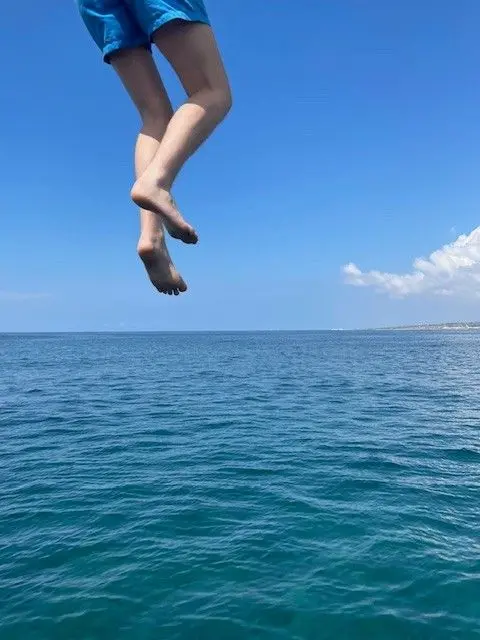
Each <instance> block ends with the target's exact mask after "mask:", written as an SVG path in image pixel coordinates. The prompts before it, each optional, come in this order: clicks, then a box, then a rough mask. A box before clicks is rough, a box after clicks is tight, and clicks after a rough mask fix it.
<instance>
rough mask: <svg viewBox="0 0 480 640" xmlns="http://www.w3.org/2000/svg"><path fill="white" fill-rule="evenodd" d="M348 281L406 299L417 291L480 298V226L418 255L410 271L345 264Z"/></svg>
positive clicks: (419, 292)
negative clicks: (430, 252)
mask: <svg viewBox="0 0 480 640" xmlns="http://www.w3.org/2000/svg"><path fill="white" fill-rule="evenodd" d="M343 273H344V275H345V282H346V283H347V284H350V285H353V286H356V287H374V288H375V289H376V290H377V291H381V292H383V293H388V294H390V295H391V296H394V297H400V298H404V297H406V296H411V295H416V294H433V295H444V296H445V295H448V296H453V295H455V296H469V297H472V296H474V297H480V227H477V228H476V229H474V230H473V231H472V233H471V234H470V235H468V236H467V235H461V236H459V237H458V238H457V239H456V240H455V242H452V243H450V244H446V245H444V246H443V247H441V248H440V249H437V251H434V252H433V253H432V254H431V255H430V257H429V258H427V259H425V258H417V259H416V260H415V261H414V263H413V269H412V271H411V272H410V273H405V274H396V273H385V272H382V271H367V272H364V271H361V270H360V269H359V268H358V267H357V266H356V265H355V264H353V263H349V264H347V265H345V266H344V267H343Z"/></svg>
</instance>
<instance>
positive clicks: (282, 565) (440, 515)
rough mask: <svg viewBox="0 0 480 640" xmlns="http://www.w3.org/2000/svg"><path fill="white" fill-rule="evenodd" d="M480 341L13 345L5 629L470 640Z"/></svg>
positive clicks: (4, 420)
mask: <svg viewBox="0 0 480 640" xmlns="http://www.w3.org/2000/svg"><path fill="white" fill-rule="evenodd" d="M479 356H480V333H469V332H444V333H428V332H412V333H410V332H408V333H388V332H386V333H383V332H381V333H297V334H296V333H271V334H261V333H258V334H190V335H181V334H173V335H168V334H145V335H142V334H136V335H118V334H117V335H85V334H84V335H38V336H0V363H1V375H0V426H1V433H2V440H1V445H0V639H1V640H17V639H18V640H34V639H35V640H37V639H38V640H40V639H45V640H47V639H48V640H56V639H62V640H63V639H65V640H75V639H79V640H97V639H98V640H110V639H111V640H114V639H115V640H130V639H132V640H147V639H148V640H150V639H151V640H153V639H155V640H156V639H159V638H160V639H172V640H174V639H175V640H177V639H178V640H184V639H185V640H197V639H198V640H203V639H205V640H207V639H208V640H216V639H220V640H222V639H228V640H236V639H242V640H243V639H269V640H270V639H271V640H282V639H289V640H297V639H298V640H307V639H308V640H317V639H327V638H328V639H329V638H332V639H344V638H345V639H364V638H365V639H369V640H372V639H375V638H381V639H385V640H396V639H397V638H398V639H402V640H405V639H409V638H413V639H430V638H432V639H437V638H438V639H443V638H445V639H448V640H452V639H457V638H458V639H463V638H465V639H467V638H468V639H470V638H479V637H480V635H479V629H480V533H479V532H480V443H479V437H480V398H479V390H480V366H479V361H480V358H479Z"/></svg>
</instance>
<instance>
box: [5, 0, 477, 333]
mask: <svg viewBox="0 0 480 640" xmlns="http://www.w3.org/2000/svg"><path fill="white" fill-rule="evenodd" d="M293 7H295V9H294V8H293ZM208 8H209V11H210V14H211V18H212V21H213V23H214V26H215V29H216V32H217V37H218V40H219V42H220V46H221V49H222V51H223V54H224V58H225V62H226V66H227V68H228V71H229V74H230V77H231V82H232V86H233V91H234V98H235V105H234V109H233V111H232V114H231V115H230V117H229V119H228V120H227V121H226V122H225V123H224V124H223V125H222V127H221V128H220V129H219V130H218V131H217V132H216V133H215V135H214V136H213V138H212V139H211V140H210V141H209V142H208V143H207V145H206V146H205V147H204V148H203V149H202V150H201V151H200V152H199V153H198V155H197V156H196V157H195V158H193V159H192V160H191V162H190V163H189V164H188V166H187V167H186V168H185V170H184V171H183V173H182V175H181V177H180V178H179V180H178V183H177V186H176V197H177V199H178V201H179V204H180V205H181V207H182V208H183V210H184V212H185V215H186V216H187V217H188V218H189V219H191V221H192V222H193V223H194V225H195V227H196V228H197V229H198V230H199V232H200V236H201V243H200V245H199V246H198V247H195V248H192V247H183V246H180V245H177V244H172V243H171V244H170V246H171V250H172V255H173V257H174V259H175V261H176V263H177V265H178V267H179V269H180V271H181V273H182V275H184V277H185V279H186V280H187V281H188V283H189V286H190V291H189V292H188V294H187V295H185V296H181V297H180V298H178V299H171V298H165V297H163V296H160V295H157V294H156V293H155V291H154V290H153V289H152V288H151V286H150V284H149V282H148V280H147V279H146V277H145V276H144V273H143V268H142V266H141V264H140V263H139V261H138V259H137V257H136V253H135V245H136V240H137V233H138V221H137V213H136V209H135V207H134V206H133V204H131V203H130V201H129V197H128V193H129V188H130V184H131V178H132V149H133V144H134V139H135V135H136V132H137V128H138V119H137V115H136V113H135V111H134V109H133V107H132V106H131V104H130V102H129V100H128V98H127V97H126V95H125V94H124V92H123V89H122V88H121V86H120V84H119V82H118V80H117V78H116V77H115V75H114V73H113V71H112V70H111V69H110V68H109V67H107V66H106V65H104V64H103V63H102V62H101V59H100V55H99V52H98V51H97V49H96V47H95V45H94V44H93V43H92V42H91V41H90V39H89V36H88V34H87V32H86V31H85V29H84V27H83V24H82V23H81V21H80V19H79V17H78V15H77V12H76V7H75V5H74V3H73V1H69V2H63V1H62V2H59V1H58V0H47V1H46V2H38V0H24V1H23V2H21V3H8V8H5V10H4V11H3V14H2V38H1V39H0V53H1V57H2V60H3V61H4V65H3V72H2V73H3V83H4V87H7V92H6V93H5V97H4V99H3V100H2V102H1V103H0V116H1V123H2V146H1V153H0V175H1V179H2V189H1V192H0V207H1V211H2V218H1V233H0V331H47V330H53V331H58V330H163V329H167V330H172V329H179V330H184V329H202V330H203V329H315V328H318V329H321V328H354V327H368V326H380V325H389V324H400V323H404V322H408V323H410V322H424V321H440V320H441V321H443V320H457V319H467V320H475V319H477V320H480V299H478V298H477V297H476V289H475V284H476V283H477V282H478V280H477V279H476V275H477V271H476V270H475V268H476V264H477V259H476V257H475V256H476V253H475V252H476V251H477V249H478V244H479V242H478V240H479V239H478V238H477V237H476V236H474V237H473V239H470V240H468V242H467V243H466V244H467V245H468V247H469V252H470V253H469V255H470V258H468V259H469V260H471V261H473V263H474V264H473V265H470V264H468V265H467V267H468V269H467V271H465V269H464V270H463V271H462V272H461V275H462V283H463V284H462V286H461V287H460V286H459V287H456V285H455V286H453V285H452V287H451V290H448V291H443V290H442V291H440V289H439V287H438V286H437V290H436V289H435V287H434V286H423V284H422V286H420V287H419V288H418V287H417V289H416V290H409V289H408V286H409V285H408V286H407V289H406V290H404V288H402V287H403V283H404V282H407V281H403V280H402V281H400V284H401V286H400V288H398V287H397V288H396V289H395V287H394V289H395V290H394V291H393V294H394V295H393V297H392V295H391V294H392V289H391V288H389V286H388V284H387V285H385V278H384V275H385V273H387V274H388V273H393V274H408V273H409V272H411V271H412V262H413V261H414V260H415V259H416V258H419V257H422V256H423V257H428V256H429V255H430V254H431V253H432V252H433V251H435V250H437V249H440V248H441V247H443V246H444V245H446V244H448V243H453V242H454V241H455V240H456V239H457V237H458V236H459V235H460V234H470V233H471V232H472V231H473V230H474V229H475V228H476V227H477V226H478V224H479V212H480V206H479V205H480V187H479V178H478V176H479V174H480V81H479V69H480V50H479V46H478V25H479V24H480V3H478V2H477V0H457V2H451V0H421V1H418V0H403V1H402V2H385V0H366V1H364V2H360V1H358V0H335V1H332V0H325V1H322V2H319V1H318V0H304V1H303V2H302V3H295V4H292V3H291V2H287V1H286V0H277V1H276V2H273V1H272V2H268V3H265V2H263V3H260V2H258V0H242V2H240V1H239V0H228V1H226V0H210V1H209V3H208ZM253 16H254V17H255V19H254V20H253V19H252V17H253ZM160 65H161V69H162V75H163V76H164V79H165V82H166V84H167V87H168V89H169V90H170V92H171V94H172V97H173V100H174V102H175V103H178V102H179V101H180V100H181V98H182V93H181V91H180V89H179V87H178V83H177V81H176V79H175V77H174V76H173V74H172V72H171V71H170V70H169V69H168V68H167V66H166V65H165V64H164V63H163V62H161V61H160ZM464 244H465V243H463V244H462V241H460V245H459V246H460V249H458V250H457V249H456V248H455V247H456V245H455V246H454V248H453V250H452V251H450V249H449V248H448V247H447V249H446V250H443V253H442V254H441V256H440V257H442V256H446V257H445V260H444V261H446V262H448V264H452V262H451V259H450V258H449V255H450V254H454V255H456V256H457V257H456V258H455V259H456V260H460V259H463V258H462V251H463V248H462V247H463V246H464ZM472 255H473V258H472ZM458 256H460V257H458ZM442 259H443V258H442ZM435 260H436V258H434V260H433V264H434V266H433V267H432V269H433V270H435V269H437V267H438V266H439V265H438V264H435ZM349 263H353V264H354V265H356V268H357V269H358V272H359V273H356V274H354V275H353V276H351V274H350V278H348V277H347V281H350V283H351V284H357V285H359V284H361V285H363V286H351V285H349V284H348V282H347V283H346V282H345V275H344V274H343V273H342V268H343V267H344V265H346V264H349ZM470 266H472V269H470ZM440 267H441V265H440ZM440 267H439V268H440ZM432 269H430V271H431V270H432ZM371 270H376V271H378V272H379V275H378V277H377V276H375V275H374V276H372V274H371V273H370V272H371ZM440 270H441V269H440ZM427 271H428V269H427ZM384 272H385V273H384ZM429 273H430V272H429ZM429 273H427V276H428V277H430V275H429ZM455 273H457V272H455ZM359 274H360V275H359ZM382 274H383V275H382ZM445 274H446V276H445ZM465 274H467V275H468V277H467V280H466V283H465ZM443 275H444V276H445V277H444V278H443V281H448V282H457V279H455V278H456V275H455V274H454V278H453V280H452V278H451V277H450V274H449V273H448V269H447V272H445V271H444V272H443ZM470 275H471V276H472V277H470ZM400 277H402V276H401V275H400ZM435 277H436V276H435ZM382 278H384V280H382ZM387 280H388V278H387ZM420 280H421V282H422V283H423V282H424V279H423V276H421V277H420ZM443 281H442V282H443ZM408 282H409V281H408ZM408 282H407V284H408ZM436 282H437V280H436ZM395 286H396V285H395ZM449 286H450V285H448V286H447V289H448V287H449ZM442 287H443V285H442ZM399 291H400V292H401V294H402V295H401V296H400V297H399V296H398V295H395V294H397V293H398V292H399ZM439 293H440V295H439ZM445 293H448V294H449V295H444V294H445Z"/></svg>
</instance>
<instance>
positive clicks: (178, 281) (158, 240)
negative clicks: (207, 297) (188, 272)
mask: <svg viewBox="0 0 480 640" xmlns="http://www.w3.org/2000/svg"><path fill="white" fill-rule="evenodd" d="M137 251H138V255H139V256H140V258H141V260H142V262H143V264H144V265H145V269H146V270H147V273H148V277H149V278H150V280H151V282H152V284H153V286H154V287H155V288H156V289H157V291H160V293H168V295H170V296H171V295H172V294H173V295H175V296H178V294H179V293H183V292H184V291H186V290H187V285H186V284H185V281H184V280H183V278H182V276H181V275H180V274H179V273H178V271H177V270H176V269H175V266H174V264H173V262H172V259H171V258H170V254H169V253H168V249H167V245H166V244H165V239H164V237H163V235H160V236H157V237H155V238H143V237H141V238H140V240H139V241H138V247H137Z"/></svg>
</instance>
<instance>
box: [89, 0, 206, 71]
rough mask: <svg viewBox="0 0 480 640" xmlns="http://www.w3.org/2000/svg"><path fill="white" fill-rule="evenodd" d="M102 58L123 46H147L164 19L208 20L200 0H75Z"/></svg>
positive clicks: (128, 47)
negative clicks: (101, 53)
mask: <svg viewBox="0 0 480 640" xmlns="http://www.w3.org/2000/svg"><path fill="white" fill-rule="evenodd" d="M77 4H78V7H79V9H80V14H81V16H82V18H83V21H84V22H85V25H86V27H87V29H88V31H89V32H90V35H91V36H92V38H93V39H94V40H95V42H96V43H97V45H98V46H99V47H100V49H101V51H102V52H103V59H104V60H105V62H109V59H110V56H111V55H112V54H113V53H115V52H116V51H121V50H122V49H131V48H133V47H146V48H148V49H149V48H150V43H151V39H152V35H153V33H154V32H155V31H156V30H157V29H159V28H160V27H162V26H163V25H164V24H166V23H167V22H170V21H172V20H185V21H187V22H202V23H204V24H209V20H208V15H207V11H206V9H205V5H204V4H203V0H77Z"/></svg>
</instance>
